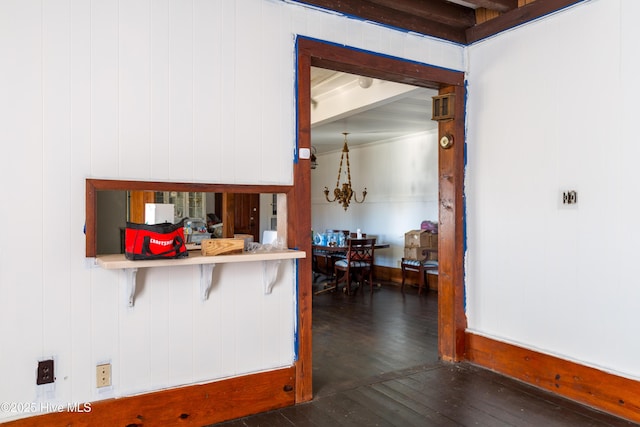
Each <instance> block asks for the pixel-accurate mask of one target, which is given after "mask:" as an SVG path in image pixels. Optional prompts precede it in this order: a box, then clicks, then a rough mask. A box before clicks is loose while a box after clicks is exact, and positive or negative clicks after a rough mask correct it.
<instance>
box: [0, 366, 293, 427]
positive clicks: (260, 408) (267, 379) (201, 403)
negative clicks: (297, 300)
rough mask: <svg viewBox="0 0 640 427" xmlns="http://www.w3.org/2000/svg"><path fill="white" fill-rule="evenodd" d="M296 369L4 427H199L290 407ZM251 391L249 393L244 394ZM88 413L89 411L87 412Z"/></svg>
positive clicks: (144, 396) (102, 404)
mask: <svg viewBox="0 0 640 427" xmlns="http://www.w3.org/2000/svg"><path fill="white" fill-rule="evenodd" d="M294 375H295V368H294V367H289V368H284V369H279V370H275V371H269V372H263V373H259V374H253V375H246V376H242V377H235V378H231V379H228V380H224V381H216V382H212V383H208V384H200V385H193V386H188V387H181V388H175V389H171V390H163V391H159V392H156V393H149V394H142V395H139V396H133V397H124V398H119V399H110V400H105V401H100V402H93V403H91V404H89V406H83V405H82V404H80V409H83V410H85V412H66V411H65V412H52V413H49V414H46V415H41V416H36V417H29V418H24V419H20V420H16V421H10V422H7V423H5V424H3V426H6V427H27V426H28V427H40V426H42V427H46V426H53V425H55V426H63V425H64V426H74V427H84V426H87V427H90V426H145V427H152V426H158V427H160V426H168V425H177V424H179V425H184V426H198V427H199V426H203V425H208V424H213V423H218V422H221V421H225V420H230V419H234V418H239V417H243V416H246V415H251V414H256V413H259V412H264V411H269V410H272V409H277V408H282V407H285V406H290V405H293V403H294V397H295V389H294V385H295V381H294ZM248 390H250V391H251V392H248ZM87 409H88V410H87Z"/></svg>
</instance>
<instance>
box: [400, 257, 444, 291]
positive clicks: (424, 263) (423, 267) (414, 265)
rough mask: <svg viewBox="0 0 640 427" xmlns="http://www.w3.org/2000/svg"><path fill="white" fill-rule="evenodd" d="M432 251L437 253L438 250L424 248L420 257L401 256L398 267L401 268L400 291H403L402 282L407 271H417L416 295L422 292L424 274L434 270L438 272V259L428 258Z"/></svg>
mask: <svg viewBox="0 0 640 427" xmlns="http://www.w3.org/2000/svg"><path fill="white" fill-rule="evenodd" d="M432 252H435V253H436V254H437V252H438V251H437V250H433V249H425V250H424V251H422V258H421V259H409V258H402V261H401V262H400V268H401V270H402V285H401V287H400V289H401V290H402V292H404V282H405V280H406V278H407V273H408V272H415V273H418V295H420V294H422V288H423V287H424V286H425V284H426V275H427V274H428V273H433V272H435V274H437V273H438V260H433V259H430V256H429V255H430V254H431V253H432Z"/></svg>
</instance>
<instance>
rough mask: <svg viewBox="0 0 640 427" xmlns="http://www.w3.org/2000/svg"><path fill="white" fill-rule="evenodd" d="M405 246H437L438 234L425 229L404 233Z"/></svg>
mask: <svg viewBox="0 0 640 427" xmlns="http://www.w3.org/2000/svg"><path fill="white" fill-rule="evenodd" d="M404 247H405V248H421V247H422V248H437V247H438V235H437V234H434V233H429V232H428V231H425V230H411V231H409V232H407V233H405V234H404Z"/></svg>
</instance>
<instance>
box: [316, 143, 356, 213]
mask: <svg viewBox="0 0 640 427" xmlns="http://www.w3.org/2000/svg"><path fill="white" fill-rule="evenodd" d="M342 134H343V135H344V145H343V147H342V154H341V155H340V167H339V168H338V179H337V180H336V188H334V190H333V200H329V189H328V188H327V187H324V196H325V197H326V199H327V202H329V203H332V202H336V201H337V202H338V203H340V204H341V205H342V207H343V208H344V210H345V211H346V210H347V208H348V207H349V203H350V202H351V198H353V199H354V200H355V201H356V203H362V202H364V199H365V198H366V197H367V189H366V188H365V189H364V191H363V192H362V200H358V198H357V197H356V196H355V194H354V192H353V190H352V189H351V167H350V165H349V146H348V145H347V135H349V133H348V132H343V133H342ZM345 157H346V158H347V170H346V172H347V180H346V181H345V182H343V183H342V187H341V186H340V175H341V174H342V164H343V162H344V159H345Z"/></svg>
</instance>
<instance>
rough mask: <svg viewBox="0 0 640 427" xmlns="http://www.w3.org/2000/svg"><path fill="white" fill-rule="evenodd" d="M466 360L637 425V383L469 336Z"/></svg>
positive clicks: (639, 407) (639, 417) (639, 400)
mask: <svg viewBox="0 0 640 427" xmlns="http://www.w3.org/2000/svg"><path fill="white" fill-rule="evenodd" d="M466 357H467V360H468V361H469V362H471V363H474V364H476V365H479V366H482V367H485V368H488V369H491V370H492V371H495V372H498V373H500V374H503V375H507V376H509V377H512V378H516V379H518V380H521V381H523V382H525V383H528V384H531V385H533V386H536V387H540V388H542V389H545V390H547V391H550V392H552V393H555V394H558V395H560V396H563V397H566V398H568V399H571V400H575V401H576V402H580V403H582V404H585V405H588V406H591V407H594V408H597V409H600V410H602V411H605V412H608V413H610V414H613V415H616V416H618V417H622V418H626V419H628V420H631V421H634V422H637V423H640V382H638V381H634V380H632V379H629V378H624V377H621V376H618V375H615V374H612V373H608V372H605V371H602V370H599V369H596V368H592V367H589V366H585V365H582V364H579V363H576V362H572V361H569V360H565V359H561V358H559V357H557V356H552V355H549V354H545V353H541V352H538V351H535V350H530V349H527V348H523V347H519V346H517V345H514V344H509V343H505V342H502V341H497V340H494V339H491V338H487V337H484V336H480V335H476V334H473V333H469V332H468V333H467V334H466Z"/></svg>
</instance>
